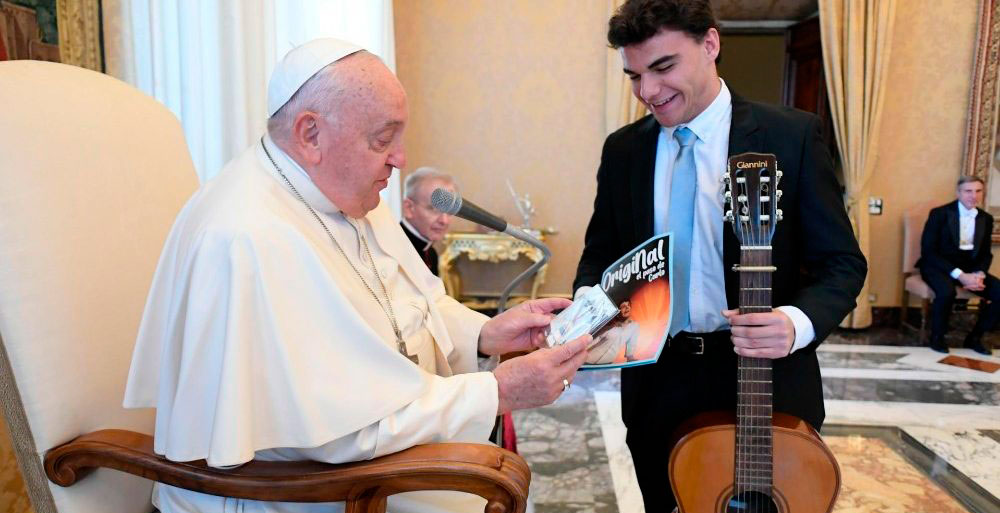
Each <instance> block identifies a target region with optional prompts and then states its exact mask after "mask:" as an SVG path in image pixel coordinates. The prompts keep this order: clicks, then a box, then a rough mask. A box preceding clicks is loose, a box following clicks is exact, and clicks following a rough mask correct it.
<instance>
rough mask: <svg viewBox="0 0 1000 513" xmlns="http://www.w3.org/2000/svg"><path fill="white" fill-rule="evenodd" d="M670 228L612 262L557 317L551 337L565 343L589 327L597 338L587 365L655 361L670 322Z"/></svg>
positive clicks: (615, 365) (605, 366)
mask: <svg viewBox="0 0 1000 513" xmlns="http://www.w3.org/2000/svg"><path fill="white" fill-rule="evenodd" d="M672 255H673V243H672V239H671V237H670V233H664V234H660V235H656V236H654V237H653V238H651V239H649V240H647V241H646V242H643V243H642V244H640V245H639V246H637V247H636V248H635V249H633V250H632V251H630V252H628V253H627V254H625V256H623V257H621V258H620V259H618V260H617V261H616V262H615V263H613V264H611V265H610V266H609V267H608V268H607V269H606V270H605V271H604V273H603V274H602V275H601V283H600V286H595V287H591V288H590V290H588V291H587V292H585V293H584V294H582V295H581V296H580V297H579V298H577V299H576V300H575V301H573V304H572V305H570V306H569V307H568V308H566V309H565V310H563V311H562V312H560V313H559V315H557V316H556V318H555V319H553V320H552V324H551V325H550V326H549V333H548V335H547V336H546V341H547V342H548V344H549V346H550V347H551V346H555V345H558V344H563V343H565V342H568V341H570V340H573V339H574V338H577V337H579V336H581V335H583V334H585V333H590V334H591V335H593V337H594V340H593V342H591V344H590V346H589V347H588V348H587V349H588V351H589V353H590V354H589V355H588V356H587V362H586V364H584V365H583V367H581V369H615V368H620V367H631V366H635V365H645V364H648V363H653V362H655V361H656V360H657V359H658V358H659V357H660V352H661V351H662V350H663V346H664V345H665V344H666V341H667V330H668V328H669V326H670V312H671V309H670V296H671V290H670V283H671V279H670V274H671V265H670V262H671V261H672Z"/></svg>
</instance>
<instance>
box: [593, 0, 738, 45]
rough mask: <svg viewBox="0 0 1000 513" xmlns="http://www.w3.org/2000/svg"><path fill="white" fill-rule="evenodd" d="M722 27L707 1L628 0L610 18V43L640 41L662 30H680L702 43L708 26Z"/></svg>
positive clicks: (620, 43)
mask: <svg viewBox="0 0 1000 513" xmlns="http://www.w3.org/2000/svg"><path fill="white" fill-rule="evenodd" d="M711 28H714V29H716V30H719V24H718V22H717V21H716V20H715V14H714V13H713V12H712V6H711V4H709V2H708V0H628V1H626V2H625V3H624V4H623V5H622V6H621V7H619V8H618V11H617V12H615V15H614V16H612V17H611V19H610V20H609V21H608V45H609V46H611V48H615V49H618V48H621V47H623V46H631V45H634V44H638V43H641V42H643V41H645V40H647V39H649V38H651V37H653V36H655V35H656V34H657V33H658V32H659V31H660V30H662V29H670V30H680V31H682V32H684V33H686V34H687V35H689V36H691V37H692V38H694V39H695V40H696V41H698V42H701V41H702V40H703V39H704V38H705V34H706V33H708V29H711Z"/></svg>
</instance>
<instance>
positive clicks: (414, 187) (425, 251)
mask: <svg viewBox="0 0 1000 513" xmlns="http://www.w3.org/2000/svg"><path fill="white" fill-rule="evenodd" d="M439 188H440V189H444V190H446V191H448V192H450V193H452V194H455V193H456V192H458V187H457V186H456V185H455V180H454V179H452V177H451V175H449V174H447V173H442V172H441V171H438V170H437V169H434V168H432V167H421V168H419V169H417V170H416V171H414V172H412V173H410V174H409V175H408V176H407V177H406V180H405V181H404V182H403V220H402V221H401V222H400V223H399V224H400V225H402V226H403V232H405V233H406V237H407V238H408V239H410V242H411V243H412V244H413V247H414V248H415V249H416V250H417V253H419V254H420V257H421V258H423V260H424V263H425V264H427V267H429V268H430V270H431V273H432V274H433V275H434V276H437V275H438V253H437V251H436V250H435V249H434V243H435V242H437V241H439V240H441V239H443V238H444V234H445V233H447V232H448V226H450V225H451V216H450V215H448V214H445V213H444V212H441V211H439V210H437V209H435V208H434V207H432V206H431V193H433V192H434V190H435V189H439Z"/></svg>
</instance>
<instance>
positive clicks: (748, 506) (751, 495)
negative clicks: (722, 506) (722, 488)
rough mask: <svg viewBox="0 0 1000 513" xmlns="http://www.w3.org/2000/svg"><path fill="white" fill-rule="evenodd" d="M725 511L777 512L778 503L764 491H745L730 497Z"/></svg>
mask: <svg viewBox="0 0 1000 513" xmlns="http://www.w3.org/2000/svg"><path fill="white" fill-rule="evenodd" d="M725 513H778V505H777V504H775V503H774V499H772V498H771V496H770V495H768V494H766V493H763V492H758V491H747V492H741V493H738V494H736V495H734V496H733V497H731V498H730V499H729V502H727V503H726V511H725Z"/></svg>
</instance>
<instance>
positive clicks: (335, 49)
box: [267, 38, 364, 117]
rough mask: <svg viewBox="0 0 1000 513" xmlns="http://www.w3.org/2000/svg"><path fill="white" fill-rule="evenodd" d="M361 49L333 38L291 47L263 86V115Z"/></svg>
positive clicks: (275, 108)
mask: <svg viewBox="0 0 1000 513" xmlns="http://www.w3.org/2000/svg"><path fill="white" fill-rule="evenodd" d="M361 50H364V48H362V47H360V46H358V45H355V44H353V43H348V42H347V41H342V40H340V39H334V38H322V39H313V40H312V41H309V42H308V43H306V44H304V45H302V46H298V47H296V48H293V49H292V50H291V51H289V52H288V53H287V54H285V57H284V58H283V59H281V61H280V62H278V65H277V66H275V67H274V71H273V72H272V73H271V80H270V81H269V82H268V84H267V115H268V116H269V117H270V116H273V115H274V113H275V112H278V109H280V108H281V107H282V106H284V105H285V104H286V103H288V100H291V99H292V96H294V95H295V92H296V91H298V90H299V88H301V87H302V85H303V84H305V83H306V82H307V81H308V80H309V79H310V78H312V76H313V75H315V74H316V73H317V72H319V70H321V69H323V68H325V67H326V66H327V65H329V64H332V63H334V62H337V61H339V60H340V59H343V58H344V57H347V56H348V55H351V54H354V53H357V52H360V51H361Z"/></svg>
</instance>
